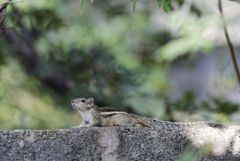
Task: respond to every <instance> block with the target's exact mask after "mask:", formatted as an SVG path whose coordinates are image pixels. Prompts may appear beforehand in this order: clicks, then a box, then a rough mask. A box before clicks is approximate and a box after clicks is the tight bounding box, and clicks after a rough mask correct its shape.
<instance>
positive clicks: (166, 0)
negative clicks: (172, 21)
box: [157, 0, 173, 12]
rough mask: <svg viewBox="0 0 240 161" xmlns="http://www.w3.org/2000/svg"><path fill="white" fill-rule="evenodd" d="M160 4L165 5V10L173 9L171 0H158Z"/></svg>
mask: <svg viewBox="0 0 240 161" xmlns="http://www.w3.org/2000/svg"><path fill="white" fill-rule="evenodd" d="M157 2H158V4H159V6H161V7H163V9H164V11H165V12H170V11H172V10H173V7H172V1H171V0H157Z"/></svg>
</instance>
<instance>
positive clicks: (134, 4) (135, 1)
mask: <svg viewBox="0 0 240 161" xmlns="http://www.w3.org/2000/svg"><path fill="white" fill-rule="evenodd" d="M131 1H132V3H133V4H132V5H133V6H132V11H133V12H135V10H136V6H137V0H131Z"/></svg>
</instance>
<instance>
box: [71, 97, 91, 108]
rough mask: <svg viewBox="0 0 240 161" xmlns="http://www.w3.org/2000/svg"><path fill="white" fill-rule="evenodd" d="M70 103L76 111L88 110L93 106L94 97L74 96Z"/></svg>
mask: <svg viewBox="0 0 240 161" xmlns="http://www.w3.org/2000/svg"><path fill="white" fill-rule="evenodd" d="M71 104H72V106H73V108H75V109H76V110H78V111H88V110H90V109H92V108H93V107H94V98H93V97H90V98H75V99H73V100H72V101H71Z"/></svg>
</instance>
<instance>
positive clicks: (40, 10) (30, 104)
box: [0, 0, 236, 128]
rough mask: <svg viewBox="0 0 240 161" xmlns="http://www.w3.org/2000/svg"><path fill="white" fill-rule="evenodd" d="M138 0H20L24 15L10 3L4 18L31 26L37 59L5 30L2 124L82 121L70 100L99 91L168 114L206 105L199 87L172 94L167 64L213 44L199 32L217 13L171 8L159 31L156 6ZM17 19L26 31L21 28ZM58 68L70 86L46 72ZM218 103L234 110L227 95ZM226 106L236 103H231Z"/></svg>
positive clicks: (141, 109) (115, 103)
mask: <svg viewBox="0 0 240 161" xmlns="http://www.w3.org/2000/svg"><path fill="white" fill-rule="evenodd" d="M157 2H158V3H159V4H160V5H162V6H163V8H164V9H165V10H166V11H170V10H171V9H172V7H171V3H170V1H168V0H165V1H160V0H158V1H157ZM133 3H135V4H133V9H132V8H131V7H129V6H131V3H125V2H115V3H114V2H112V1H110V0H102V1H94V3H90V2H89V1H83V0H82V1H80V0H72V1H64V0H51V1H49V0H41V1H39V0H32V1H24V2H22V3H18V4H16V5H17V9H18V11H19V12H20V13H21V15H22V16H20V17H16V16H14V14H13V13H14V12H15V11H14V10H13V9H12V8H9V9H8V13H9V15H8V18H7V19H6V25H7V26H8V27H11V28H13V29H15V30H16V31H18V32H20V33H24V32H29V33H30V35H31V38H32V42H33V48H35V49H36V51H37V52H38V59H39V60H38V61H37V64H36V65H35V66H34V68H35V69H34V70H33V73H30V72H29V70H26V67H24V64H23V63H22V60H21V58H22V57H21V55H20V54H17V51H14V49H12V48H11V46H10V45H9V44H10V43H9V42H8V41H6V39H4V38H3V37H0V63H1V65H0V73H1V74H0V98H1V102H0V104H1V105H0V108H1V113H0V128H65V127H70V126H73V125H76V124H78V123H79V122H80V118H79V116H78V115H77V113H76V112H75V111H73V109H72V108H71V107H70V100H71V99H72V98H75V97H84V96H85V97H89V96H93V97H94V98H95V99H96V102H97V104H98V105H99V106H112V107H116V108H120V109H122V110H125V111H130V112H134V113H137V114H141V115H145V116H151V117H155V118H162V119H168V118H173V119H175V118H174V113H175V112H178V111H184V112H186V115H188V114H189V113H193V112H194V111H195V110H203V108H202V107H201V106H200V104H197V103H196V101H195V97H196V96H195V95H194V93H187V94H186V95H185V96H184V97H183V99H181V100H178V101H176V102H171V103H169V102H168V101H167V100H168V98H169V97H171V96H170V95H169V91H170V90H171V86H170V77H169V71H170V69H171V65H172V63H173V62H174V61H175V60H177V59H178V58H179V57H181V56H183V55H187V54H194V53H196V51H202V50H205V51H209V50H210V49H211V47H212V46H213V44H212V43H211V42H209V41H207V40H206V39H205V38H204V37H202V36H201V34H200V32H201V31H202V29H203V28H204V27H205V26H206V25H209V23H210V22H211V23H213V22H212V19H210V17H208V16H202V17H195V16H193V17H191V16H190V18H185V17H183V16H182V15H181V14H180V13H178V11H173V12H171V13H169V20H170V21H169V24H168V25H169V29H165V30H161V31H159V30H156V29H154V27H151V25H150V24H151V22H150V16H151V13H150V10H151V9H149V8H147V7H146V8H142V9H138V3H140V2H139V1H133ZM133 10H134V11H135V12H134V13H133ZM159 10H161V9H160V8H159ZM193 15H194V13H193ZM19 21H21V23H22V24H23V25H24V26H25V28H26V31H24V32H21V31H22V29H21V26H19ZM176 31H177V32H176ZM19 43H21V42H19ZM25 45H26V44H24V43H23V47H24V46H25ZM25 59H26V58H25ZM29 61H30V60H29ZM30 71H31V70H30ZM56 73H57V74H56ZM59 73H60V74H61V77H60V76H59V77H57V76H58V74H59ZM55 75H56V77H55V79H59V81H60V82H64V80H67V81H65V82H67V83H69V84H70V85H69V89H64V90H62V89H61V90H59V86H56V84H53V83H52V82H51V83H49V82H47V83H46V81H43V79H42V78H46V77H47V78H48V77H50V76H55ZM62 75H64V78H65V77H66V78H67V79H62ZM68 80H70V81H68ZM207 103H208V102H207ZM214 104H215V105H216V106H218V108H216V109H213V111H212V112H216V111H217V112H219V113H221V114H223V115H224V116H226V118H228V117H227V114H230V113H232V112H234V111H235V110H236V107H235V106H233V105H232V104H227V103H225V102H221V101H220V102H219V101H217V100H215V101H214ZM210 106H211V107H212V104H211V105H210V104H208V106H207V105H206V106H205V107H206V109H204V110H209V109H211V107H210ZM221 106H222V107H225V106H229V107H231V108H229V109H227V111H225V108H222V107H221ZM168 108H169V109H171V110H170V112H169V109H168ZM168 112H169V113H168ZM195 112H196V111H195ZM167 115H173V116H167ZM226 120H227V119H226Z"/></svg>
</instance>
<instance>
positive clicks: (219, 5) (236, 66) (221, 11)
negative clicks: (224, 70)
mask: <svg viewBox="0 0 240 161" xmlns="http://www.w3.org/2000/svg"><path fill="white" fill-rule="evenodd" d="M218 9H219V12H220V15H221V21H222V25H223V30H224V34H225V38H226V41H227V45H228V49H229V52H230V55H231V58H232V62H233V67H234V69H235V72H236V75H237V79H238V83H239V86H240V72H239V68H238V63H237V58H236V54H235V51H234V47H233V44H232V42H231V40H230V37H229V34H228V31H227V25H226V23H225V19H224V14H223V9H222V0H218Z"/></svg>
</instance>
